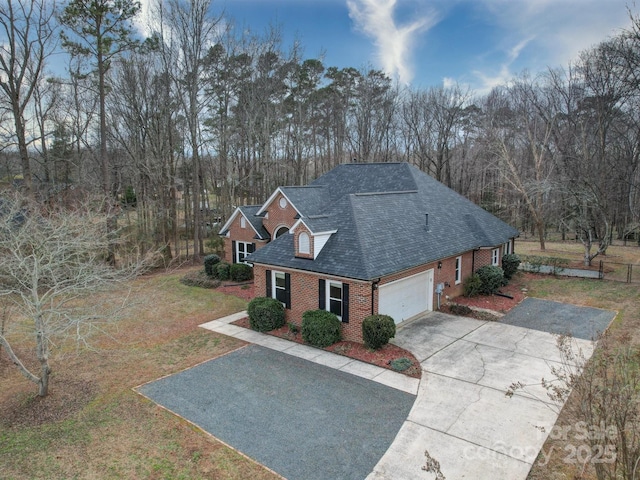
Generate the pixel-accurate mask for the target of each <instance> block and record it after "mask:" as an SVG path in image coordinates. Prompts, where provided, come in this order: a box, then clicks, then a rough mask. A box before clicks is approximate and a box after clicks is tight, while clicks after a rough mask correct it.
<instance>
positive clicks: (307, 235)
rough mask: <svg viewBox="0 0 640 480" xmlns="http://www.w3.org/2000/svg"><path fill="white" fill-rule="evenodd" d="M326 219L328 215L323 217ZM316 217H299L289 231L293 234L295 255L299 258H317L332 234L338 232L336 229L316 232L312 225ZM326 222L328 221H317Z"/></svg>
mask: <svg viewBox="0 0 640 480" xmlns="http://www.w3.org/2000/svg"><path fill="white" fill-rule="evenodd" d="M323 219H326V217H323ZM314 220H316V219H314V218H311V217H310V218H307V219H302V218H301V219H299V220H298V221H297V222H296V223H295V225H294V226H293V227H291V231H290V232H289V233H290V234H291V235H293V236H294V237H293V245H294V247H293V248H294V250H295V252H294V255H295V256H296V257H298V258H308V259H310V260H315V259H316V258H318V255H319V254H320V252H321V251H322V249H323V248H324V246H325V245H326V243H327V242H328V241H329V239H330V238H331V235H333V234H334V233H336V232H337V230H335V229H330V230H324V229H323V230H324V231H318V232H314V231H313V230H312V229H311V228H310V225H312V226H313V224H314ZM316 223H326V222H316Z"/></svg>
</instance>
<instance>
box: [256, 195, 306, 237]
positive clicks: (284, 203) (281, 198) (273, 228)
mask: <svg viewBox="0 0 640 480" xmlns="http://www.w3.org/2000/svg"><path fill="white" fill-rule="evenodd" d="M256 215H261V216H262V219H263V220H262V224H263V225H264V228H266V229H267V231H268V232H269V234H270V235H271V238H272V239H275V238H277V237H279V236H280V235H282V234H284V233H287V232H288V231H289V230H290V229H291V227H292V226H293V224H294V223H296V220H297V219H298V218H300V212H298V210H297V209H296V207H295V205H294V204H293V203H291V200H290V199H289V198H288V197H287V196H286V195H285V193H284V192H283V191H282V189H281V188H280V187H278V188H277V189H276V191H275V192H273V194H271V196H270V197H269V198H268V199H267V201H266V202H264V204H263V205H262V207H261V208H260V210H259V211H258V212H257V214H256Z"/></svg>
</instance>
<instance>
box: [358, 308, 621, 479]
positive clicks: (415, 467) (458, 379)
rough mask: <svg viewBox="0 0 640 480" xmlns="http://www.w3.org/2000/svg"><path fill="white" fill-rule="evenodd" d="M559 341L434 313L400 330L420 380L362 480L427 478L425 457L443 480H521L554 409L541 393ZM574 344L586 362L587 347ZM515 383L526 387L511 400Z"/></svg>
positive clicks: (553, 418)
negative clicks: (412, 400) (414, 395)
mask: <svg viewBox="0 0 640 480" xmlns="http://www.w3.org/2000/svg"><path fill="white" fill-rule="evenodd" d="M612 315H613V312H609V319H611V318H612ZM556 340H557V338H556V336H554V335H553V334H551V333H549V332H546V331H539V330H533V329H529V328H522V327H519V326H514V325H507V324H504V323H502V322H486V321H480V320H475V319H471V318H465V317H455V316H451V315H445V314H442V313H439V312H432V313H430V314H429V315H427V316H425V317H424V318H421V319H419V320H417V321H414V322H411V323H409V324H407V325H406V326H403V327H401V328H400V329H399V330H398V332H397V333H396V338H395V339H393V340H392V342H393V343H395V344H397V345H399V346H401V347H403V348H406V349H408V350H409V351H411V352H412V353H413V354H414V355H415V356H416V358H417V359H418V360H419V361H420V363H421V365H422V368H423V374H422V381H421V382H420V387H419V391H418V398H417V399H416V402H415V404H414V406H413V408H412V409H411V412H410V413H409V416H408V418H407V420H406V422H405V423H404V425H403V426H402V428H401V429H400V432H399V433H398V436H397V437H396V439H395V441H394V442H393V444H392V446H391V447H390V448H389V450H388V451H387V452H386V453H385V455H384V456H383V457H382V459H381V460H380V462H379V463H378V464H377V465H376V467H375V469H374V471H373V472H372V473H371V474H370V475H369V476H368V477H367V478H368V479H369V480H374V479H375V480H380V479H385V480H395V479H413V478H433V476H432V477H428V476H427V477H425V475H426V474H425V472H423V471H422V470H421V467H422V466H423V465H424V464H425V452H428V454H429V455H430V456H431V457H432V458H435V459H436V460H437V461H438V462H439V463H440V466H441V471H442V474H443V475H444V476H445V478H447V479H509V480H524V479H526V477H527V475H528V472H529V470H530V469H531V466H532V464H533V462H534V461H535V459H536V457H537V455H538V453H539V452H540V449H541V448H542V445H543V444H544V442H545V440H546V437H547V435H548V432H549V431H550V429H551V427H552V426H553V425H554V424H555V421H556V419H557V413H556V412H557V411H558V410H559V409H558V407H557V406H555V405H553V404H552V403H551V402H550V401H549V399H548V397H547V395H546V391H545V390H544V389H543V388H542V387H541V386H540V382H541V379H542V378H543V377H545V378H547V379H550V378H553V376H552V374H551V367H552V366H554V365H555V366H559V365H560V363H559V362H560V360H561V358H560V355H559V352H558V348H557V343H556ZM573 342H574V348H580V349H582V351H583V354H584V355H585V356H586V357H587V358H589V357H590V356H591V354H592V351H593V343H592V342H590V341H587V340H583V339H581V338H574V339H573ZM513 382H522V383H524V384H526V385H529V386H528V387H527V388H526V389H525V390H522V391H518V392H517V393H516V394H515V395H513V397H511V398H509V397H507V396H506V395H505V393H506V391H507V389H508V387H509V386H510V385H511V384H512V383H513ZM545 432H546V433H545ZM543 454H544V452H543Z"/></svg>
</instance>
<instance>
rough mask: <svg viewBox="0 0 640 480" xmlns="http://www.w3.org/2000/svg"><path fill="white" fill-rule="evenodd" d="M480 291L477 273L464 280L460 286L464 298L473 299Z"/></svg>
mask: <svg viewBox="0 0 640 480" xmlns="http://www.w3.org/2000/svg"><path fill="white" fill-rule="evenodd" d="M481 290H482V280H481V279H480V276H479V275H478V274H477V273H474V274H473V275H469V276H468V277H467V278H465V279H464V284H463V285H462V294H463V295H464V296H465V297H475V296H477V295H480V292H481Z"/></svg>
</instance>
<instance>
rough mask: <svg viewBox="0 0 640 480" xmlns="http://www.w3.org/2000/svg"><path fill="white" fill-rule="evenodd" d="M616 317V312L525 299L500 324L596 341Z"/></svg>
mask: <svg viewBox="0 0 640 480" xmlns="http://www.w3.org/2000/svg"><path fill="white" fill-rule="evenodd" d="M614 316H615V312H612V311H610V310H602V309H600V308H591V307H579V306H577V305H569V304H566V303H560V302H552V301H549V300H540V299H539V298H525V299H524V300H523V301H522V302H521V303H520V304H519V305H517V306H516V307H514V308H513V309H511V311H509V313H507V314H506V315H505V316H504V317H502V318H501V319H500V323H506V324H508V325H516V326H519V327H526V328H532V329H534V330H540V331H542V332H549V333H555V334H558V335H567V334H569V335H571V336H573V337H574V338H582V339H584V340H596V339H597V338H598V336H599V335H600V334H601V333H603V332H604V331H605V330H606V329H607V327H608V326H609V324H610V323H611V320H613V317H614Z"/></svg>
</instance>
